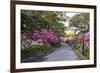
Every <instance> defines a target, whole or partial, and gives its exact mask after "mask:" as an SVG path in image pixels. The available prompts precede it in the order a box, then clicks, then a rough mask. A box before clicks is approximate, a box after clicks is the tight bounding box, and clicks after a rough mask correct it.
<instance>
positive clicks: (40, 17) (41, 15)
mask: <svg viewBox="0 0 100 73" xmlns="http://www.w3.org/2000/svg"><path fill="white" fill-rule="evenodd" d="M65 19H66V18H65V12H56V11H34V10H21V29H22V31H32V29H33V28H34V29H42V28H51V29H52V30H53V31H54V32H56V33H58V34H59V35H62V34H61V33H64V30H65V26H64V24H63V23H62V21H66V20H65Z"/></svg>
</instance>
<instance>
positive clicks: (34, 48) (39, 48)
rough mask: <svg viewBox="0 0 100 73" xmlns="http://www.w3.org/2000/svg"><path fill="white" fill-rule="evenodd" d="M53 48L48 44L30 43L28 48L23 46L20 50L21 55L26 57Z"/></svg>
mask: <svg viewBox="0 0 100 73" xmlns="http://www.w3.org/2000/svg"><path fill="white" fill-rule="evenodd" d="M51 48H53V46H52V45H50V44H43V45H32V46H30V47H29V48H25V49H23V50H21V56H22V57H28V56H30V55H32V54H38V53H43V52H46V51H47V50H49V49H51Z"/></svg>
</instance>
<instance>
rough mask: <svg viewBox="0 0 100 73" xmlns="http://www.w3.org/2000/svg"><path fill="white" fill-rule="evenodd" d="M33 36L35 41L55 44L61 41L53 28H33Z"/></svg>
mask: <svg viewBox="0 0 100 73" xmlns="http://www.w3.org/2000/svg"><path fill="white" fill-rule="evenodd" d="M31 38H32V40H34V41H38V40H39V41H40V42H43V43H51V44H53V45H57V44H59V43H60V38H59V37H58V35H57V34H56V33H55V32H53V31H52V30H51V29H41V30H36V29H33V30H32V32H31Z"/></svg>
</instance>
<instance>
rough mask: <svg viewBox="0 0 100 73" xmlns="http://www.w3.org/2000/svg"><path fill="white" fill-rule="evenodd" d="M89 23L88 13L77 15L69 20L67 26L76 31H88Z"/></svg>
mask: <svg viewBox="0 0 100 73" xmlns="http://www.w3.org/2000/svg"><path fill="white" fill-rule="evenodd" d="M89 21H90V19H89V13H79V14H76V15H75V16H73V17H72V18H71V19H70V21H69V26H71V27H76V28H77V30H81V29H85V31H89Z"/></svg>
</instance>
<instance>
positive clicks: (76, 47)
mask: <svg viewBox="0 0 100 73" xmlns="http://www.w3.org/2000/svg"><path fill="white" fill-rule="evenodd" d="M72 48H73V49H80V48H81V45H80V44H74V45H72Z"/></svg>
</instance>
